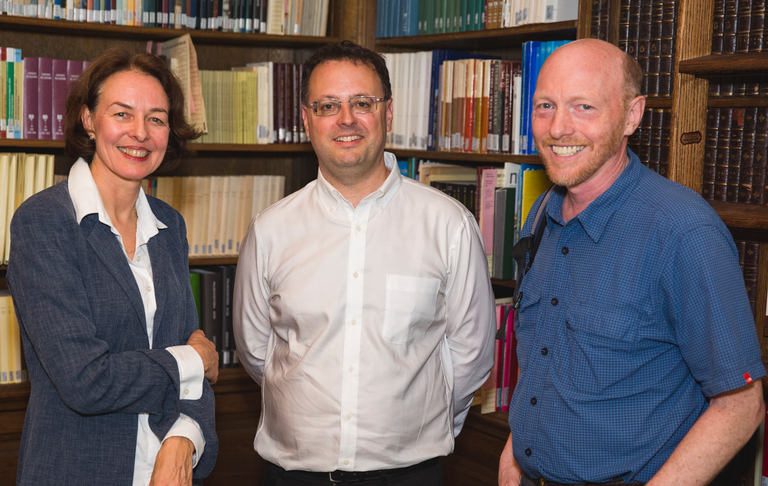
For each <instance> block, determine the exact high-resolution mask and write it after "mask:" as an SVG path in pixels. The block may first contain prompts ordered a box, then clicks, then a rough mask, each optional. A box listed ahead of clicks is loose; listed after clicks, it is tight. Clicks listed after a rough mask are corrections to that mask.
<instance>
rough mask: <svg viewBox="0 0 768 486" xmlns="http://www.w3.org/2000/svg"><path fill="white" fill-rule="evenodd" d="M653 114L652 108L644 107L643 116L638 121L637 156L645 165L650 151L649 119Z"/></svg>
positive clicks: (648, 159)
mask: <svg viewBox="0 0 768 486" xmlns="http://www.w3.org/2000/svg"><path fill="white" fill-rule="evenodd" d="M652 115H653V110H652V109H650V108H646V109H645V111H644V112H643V118H642V120H641V121H640V127H638V129H639V130H640V133H639V141H638V147H637V156H638V157H639V158H640V162H642V163H643V165H645V166H646V167H647V166H648V163H649V161H650V153H651V128H652V127H651V119H652Z"/></svg>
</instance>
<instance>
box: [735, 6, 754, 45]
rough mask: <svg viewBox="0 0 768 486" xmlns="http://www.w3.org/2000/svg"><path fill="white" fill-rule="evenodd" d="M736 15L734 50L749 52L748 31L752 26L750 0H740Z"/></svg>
mask: <svg viewBox="0 0 768 486" xmlns="http://www.w3.org/2000/svg"><path fill="white" fill-rule="evenodd" d="M736 15H737V17H736V52H749V31H750V28H751V27H752V1H751V0H740V1H739V5H738V9H737V12H736Z"/></svg>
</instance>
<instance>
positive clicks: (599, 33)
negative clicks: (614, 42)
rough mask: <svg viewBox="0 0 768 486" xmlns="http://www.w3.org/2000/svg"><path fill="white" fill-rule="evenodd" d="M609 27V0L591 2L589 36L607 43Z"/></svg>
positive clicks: (593, 0)
mask: <svg viewBox="0 0 768 486" xmlns="http://www.w3.org/2000/svg"><path fill="white" fill-rule="evenodd" d="M610 26H611V0H592V10H590V28H589V36H590V37H592V38H593V39H600V40H604V41H606V42H607V41H608V31H609V28H610Z"/></svg>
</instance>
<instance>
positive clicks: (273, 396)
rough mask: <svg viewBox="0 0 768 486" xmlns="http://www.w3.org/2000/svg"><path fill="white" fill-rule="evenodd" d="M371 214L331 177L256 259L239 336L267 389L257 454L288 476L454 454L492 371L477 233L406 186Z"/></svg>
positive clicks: (423, 192) (291, 211) (273, 218)
mask: <svg viewBox="0 0 768 486" xmlns="http://www.w3.org/2000/svg"><path fill="white" fill-rule="evenodd" d="M385 162H386V166H387V168H388V169H389V170H390V171H391V172H390V175H389V177H388V178H387V180H386V181H385V182H384V184H383V185H382V186H381V187H380V188H379V189H378V190H377V191H375V192H374V193H372V194H370V195H368V196H367V197H365V198H364V199H363V200H362V201H360V203H359V204H358V205H357V207H354V206H353V205H352V204H351V203H350V202H349V201H347V200H346V199H345V198H344V197H343V196H342V195H341V194H340V193H339V192H338V191H337V190H336V189H334V187H333V186H331V184H329V183H328V182H327V181H326V180H325V179H324V178H323V176H322V173H319V174H318V178H317V180H316V181H314V182H311V183H310V184H308V185H307V186H306V187H305V188H303V189H302V190H300V191H298V192H296V193H294V194H292V195H291V196H288V197H287V198H285V199H283V200H282V201H280V202H278V203H277V204H275V205H273V206H271V207H270V208H269V209H267V210H265V211H263V212H261V213H260V214H259V215H258V216H257V217H256V218H254V220H253V221H252V223H251V226H250V227H249V229H248V234H247V236H246V237H245V240H244V241H243V245H242V247H241V252H240V257H239V263H238V268H237V277H236V284H235V303H234V307H235V310H234V326H235V327H234V331H235V339H236V342H237V350H238V354H239V356H240V360H241V362H242V363H243V365H244V366H245V369H246V370H247V371H248V373H249V374H250V375H251V376H252V377H253V378H254V380H256V382H257V383H259V384H260V385H261V387H262V416H261V421H260V423H259V428H258V431H257V433H256V438H255V440H254V446H255V449H256V451H257V452H258V453H259V454H260V455H261V456H262V457H263V458H264V459H266V460H268V461H270V462H273V463H275V464H278V465H280V466H281V467H283V468H285V469H289V470H290V469H297V470H305V471H333V470H337V469H339V470H345V471H368V470H376V469H387V468H396V467H403V466H408V465H411V464H416V463H419V462H422V461H425V460H427V459H430V458H433V457H436V456H441V455H446V454H448V453H450V452H451V451H452V450H453V440H454V437H455V435H457V434H458V433H459V431H460V430H461V427H462V425H463V423H464V419H465V418H466V415H467V412H468V410H469V406H470V403H471V401H472V396H473V393H474V391H475V390H476V389H477V388H479V387H480V385H481V384H482V383H483V382H484V381H485V380H486V378H487V377H488V375H489V372H490V371H489V370H490V369H491V366H492V365H493V335H494V332H495V324H494V322H495V321H494V303H493V294H492V290H491V284H490V280H489V278H488V264H487V261H486V257H485V251H484V249H483V243H482V240H481V236H480V232H479V230H478V227H477V223H476V222H475V219H474V217H473V216H472V215H471V214H470V212H469V211H467V209H466V208H464V206H462V205H461V204H460V203H459V202H458V201H456V200H455V199H453V198H451V197H449V196H446V195H445V194H443V193H441V192H439V191H437V190H435V189H433V188H430V187H428V186H426V185H424V184H421V183H419V182H416V181H413V180H411V179H407V178H404V177H402V175H401V174H400V173H399V171H398V170H397V166H396V160H395V157H394V156H393V155H392V154H390V153H386V154H385Z"/></svg>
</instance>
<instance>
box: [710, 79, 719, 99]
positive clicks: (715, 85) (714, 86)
mask: <svg viewBox="0 0 768 486" xmlns="http://www.w3.org/2000/svg"><path fill="white" fill-rule="evenodd" d="M720 83H721V78H720V76H713V77H711V78H709V96H711V97H717V96H720Z"/></svg>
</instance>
